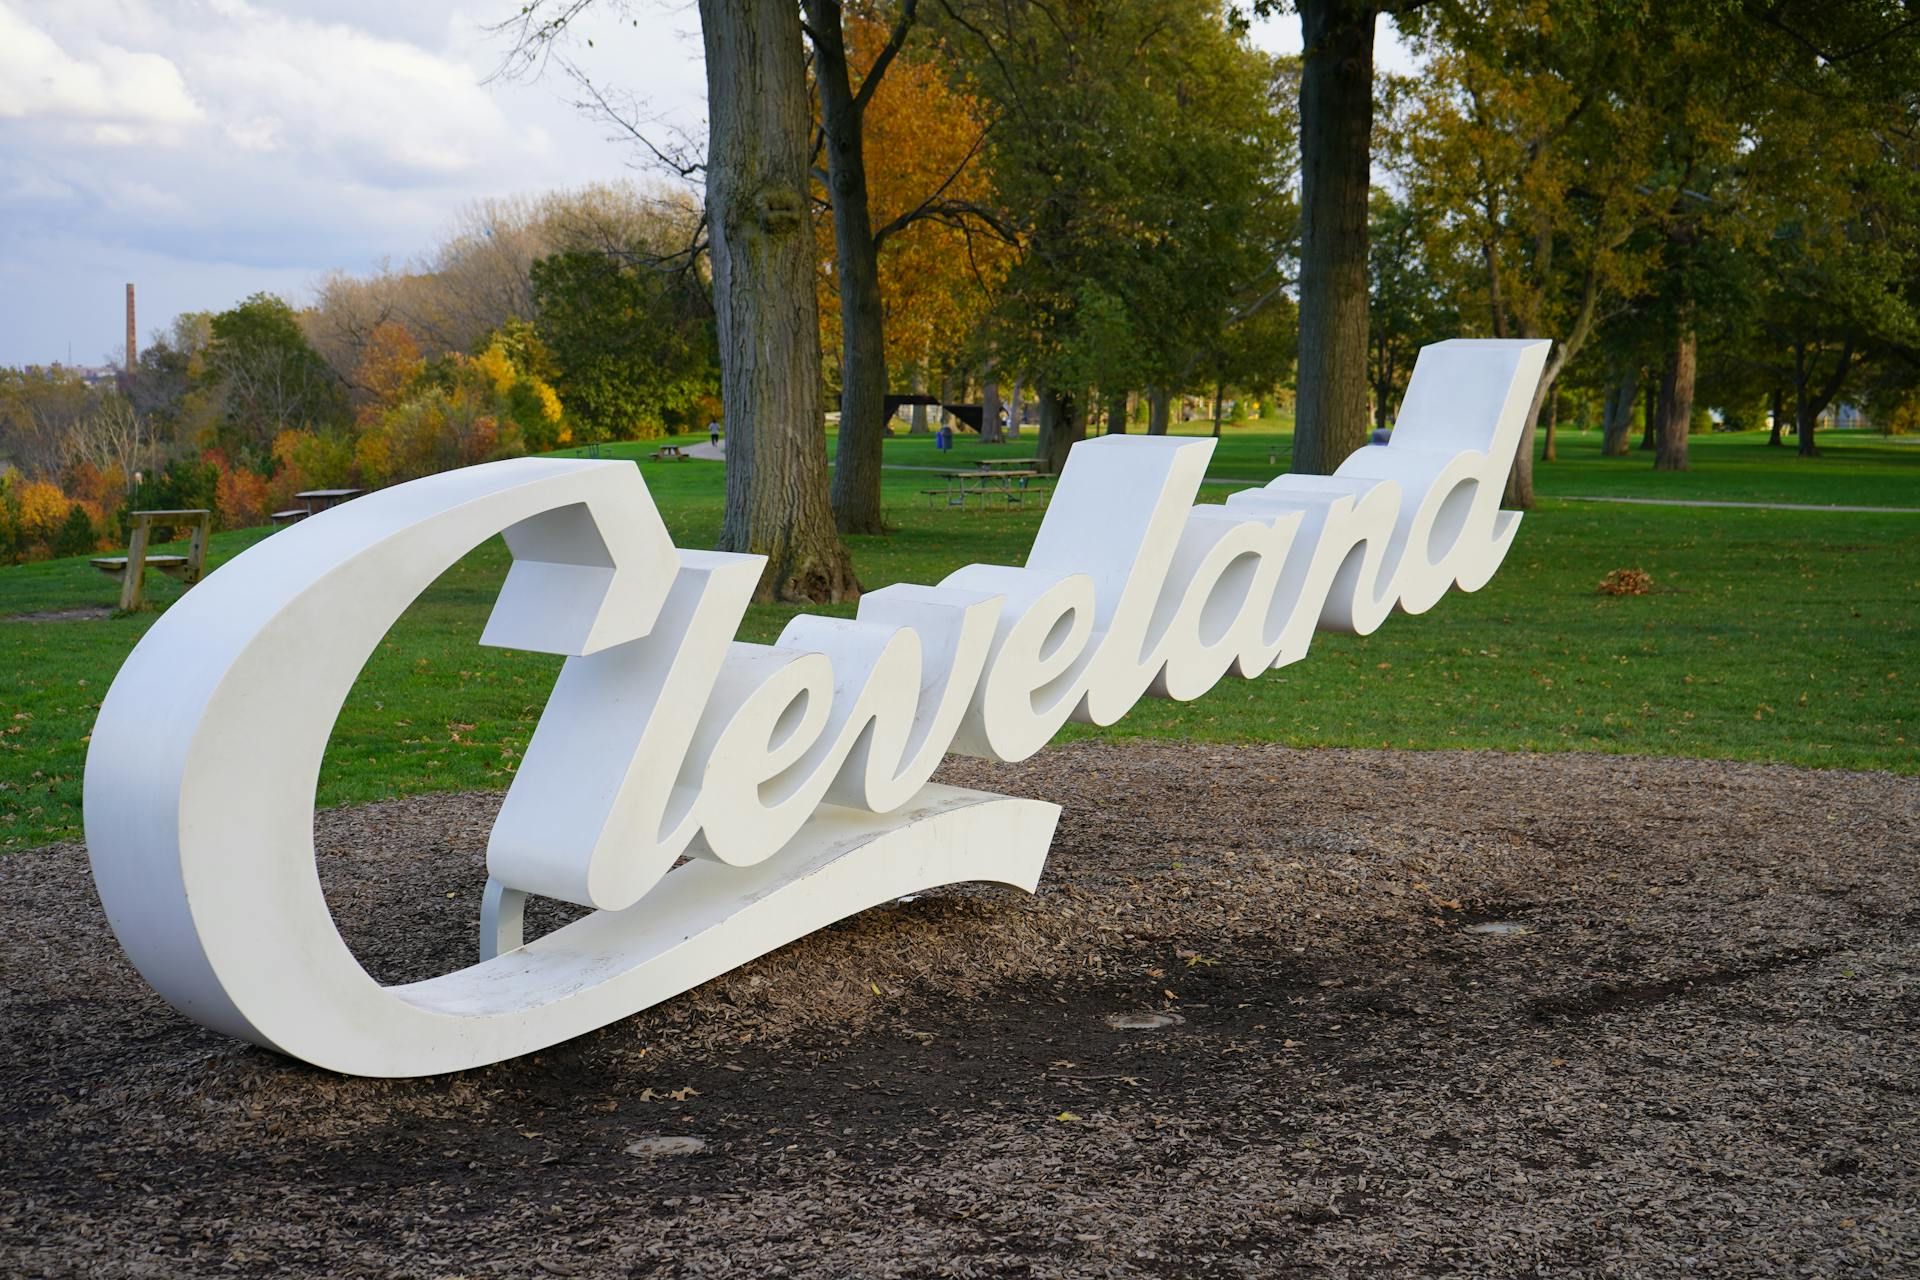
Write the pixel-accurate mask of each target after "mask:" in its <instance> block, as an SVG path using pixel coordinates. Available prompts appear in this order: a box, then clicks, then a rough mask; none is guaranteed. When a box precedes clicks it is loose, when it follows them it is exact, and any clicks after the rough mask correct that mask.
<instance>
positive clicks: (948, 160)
mask: <svg viewBox="0 0 1920 1280" xmlns="http://www.w3.org/2000/svg"><path fill="white" fill-rule="evenodd" d="M846 39H847V57H848V62H849V63H850V64H851V65H852V67H853V68H854V70H855V76H856V79H855V87H856V88H857V87H858V83H859V81H858V77H859V76H860V75H862V74H864V72H865V70H866V69H867V68H868V67H871V66H872V65H873V62H874V59H875V58H876V57H878V56H879V53H880V50H881V48H882V47H884V46H885V44H886V41H887V27H886V26H885V25H884V24H882V23H879V22H876V21H874V20H872V19H871V18H866V17H862V16H858V15H856V14H853V13H849V14H848V15H847V19H846ZM986 125H987V120H986V114H985V112H984V110H983V109H982V107H981V105H980V104H979V103H978V102H977V101H975V100H974V99H973V98H971V97H969V96H967V95H966V94H964V93H959V92H956V91H955V90H954V89H953V88H952V87H951V86H950V85H949V84H948V83H947V81H946V79H945V77H943V76H942V74H941V72H940V68H939V67H938V66H937V65H936V64H935V63H933V62H932V61H929V60H926V59H924V58H916V57H914V56H913V50H912V49H911V47H909V48H908V49H907V50H904V51H902V53H901V55H900V56H899V57H898V58H896V59H895V60H894V62H893V64H892V65H891V66H890V67H888V68H887V72H886V77H885V78H884V79H883V80H881V82H880V87H879V88H878V89H877V90H875V92H874V95H873V98H872V100H871V101H870V102H869V103H868V104H867V109H866V118H865V121H864V126H865V127H864V130H863V135H864V144H865V153H866V165H867V201H868V205H869V208H870V210H871V213H872V220H873V227H874V230H875V231H876V232H877V231H879V230H880V229H881V228H883V227H885V226H887V225H888V224H889V223H891V222H893V220H894V219H895V218H898V217H900V216H901V215H902V214H905V213H908V212H910V211H912V210H915V209H918V208H919V207H920V206H921V205H922V204H923V203H925V202H926V201H927V200H929V199H930V198H932V197H934V196H935V195H936V194H937V195H938V196H939V198H940V199H941V200H942V201H943V202H944V203H949V204H981V205H984V204H987V203H988V202H989V200H990V198H991V194H992V189H991V186H990V183H989V181H988V178H987V171H986V165H985V163H984V160H983V155H984V150H985V148H984V146H983V145H982V142H981V137H982V134H983V133H984V132H985V130H986ZM956 171H958V176H957V177H956V176H954V175H955V173H956ZM950 178H951V179H952V180H951V181H949V179H950ZM815 195H816V196H818V197H821V198H824V197H825V195H826V192H825V190H824V188H821V187H820V186H818V185H817V184H816V187H815ZM814 235H815V238H816V241H817V243H818V245H819V252H820V277H819V278H820V336H821V345H822V346H823V347H824V348H825V351H826V353H827V355H828V357H829V360H830V361H831V362H832V364H833V365H834V366H836V367H837V365H838V364H839V352H840V299H839V295H838V292H837V290H836V287H835V258H834V246H833V222H832V214H831V213H830V212H828V211H826V210H824V209H822V210H821V211H820V213H819V216H818V217H816V218H815V220H814ZM971 240H972V244H971V248H969V243H968V241H969V237H968V236H967V234H966V232H965V231H963V230H962V229H961V228H960V227H958V226H956V225H952V224H951V223H950V222H948V221H943V220H939V219H931V218H922V219H920V220H918V221H916V222H914V223H912V224H911V225H909V226H907V227H905V228H903V229H901V230H899V231H897V232H893V233H890V234H888V235H887V237H886V238H885V239H884V240H883V241H882V242H881V245H880V300H881V305H882V308H883V310H884V325H885V332H886V342H887V363H888V366H889V368H890V369H892V370H894V371H895V378H896V380H897V381H899V382H902V383H904V382H905V380H906V379H905V376H904V375H905V373H906V371H907V370H908V369H909V368H911V367H913V366H915V365H926V364H928V363H930V362H932V361H934V360H936V359H937V358H939V357H940V356H943V355H946V354H948V353H950V352H952V351H954V350H955V349H957V348H958V347H959V346H961V345H962V344H963V343H964V342H965V341H966V339H967V338H968V336H969V335H970V334H971V333H972V332H973V330H974V329H975V328H976V327H977V325H978V324H979V321H980V318H981V316H982V315H983V314H984V313H985V311H986V308H987V305H988V291H989V290H991V289H992V288H993V287H994V286H995V285H997V284H998V283H999V281H1000V279H1001V278H1002V277H1003V276H1004V275H1005V274H1006V271H1007V267H1008V264H1009V261H1010V255H1009V253H1008V250H1007V247H1006V246H1005V245H1004V244H1003V243H1002V242H1001V241H1000V240H998V239H997V238H995V237H994V236H992V235H990V234H980V233H978V232H976V233H975V234H974V235H973V236H972V237H971Z"/></svg>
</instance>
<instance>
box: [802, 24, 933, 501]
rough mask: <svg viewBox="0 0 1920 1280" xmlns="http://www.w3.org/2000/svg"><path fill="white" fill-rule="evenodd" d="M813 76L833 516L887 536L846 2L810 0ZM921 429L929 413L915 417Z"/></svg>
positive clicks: (876, 267)
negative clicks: (830, 309)
mask: <svg viewBox="0 0 1920 1280" xmlns="http://www.w3.org/2000/svg"><path fill="white" fill-rule="evenodd" d="M806 10H807V25H808V26H809V27H811V28H812V31H813V77H814V83H815V84H816V86H817V87H818V89H819V92H820V120H821V130H822V132H823V133H824V134H825V136H826V143H827V188H828V190H829V192H830V193H831V197H832V201H833V253H834V259H835V266H836V268H837V270H836V274H837V275H838V277H839V284H840V351H841V359H840V443H839V447H838V449H837V450H836V451H835V454H834V462H833V514H834V519H835V520H836V521H837V522H838V523H839V526H840V530H841V532H843V533H881V532H883V531H884V529H885V525H884V523H883V521H882V519H881V512H880V465H881V451H882V446H883V445H884V443H885V441H886V433H887V410H886V399H887V348H886V341H885V337H884V335H883V332H882V329H881V310H880V251H879V247H878V246H877V245H875V244H874V241H873V220H872V217H871V215H870V213H869V211H868V208H867V162H866V154H865V151H864V149H863V145H862V141H861V119H860V117H861V115H862V114H863V109H864V106H865V104H864V102H862V101H857V100H856V99H855V97H854V90H853V85H852V82H851V73H850V72H849V70H848V67H847V46H846V40H845V38H844V35H843V32H842V29H841V12H840V0H806ZM915 418H916V423H917V425H920V426H921V427H922V428H923V429H924V426H925V421H926V414H925V411H924V410H923V411H921V412H919V413H918V414H916V415H915Z"/></svg>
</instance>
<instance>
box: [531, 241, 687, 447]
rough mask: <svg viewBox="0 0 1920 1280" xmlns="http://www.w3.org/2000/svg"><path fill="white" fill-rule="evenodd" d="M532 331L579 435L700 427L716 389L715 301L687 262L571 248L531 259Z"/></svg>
mask: <svg viewBox="0 0 1920 1280" xmlns="http://www.w3.org/2000/svg"><path fill="white" fill-rule="evenodd" d="M533 291H534V305H535V309H536V319H535V322H534V329H535V334H536V335H537V338H538V340H539V342H540V343H541V344H542V347H543V349H544V353H545V355H546V356H547V357H548V358H550V360H551V362H552V365H553V367H554V369H555V371H556V372H555V374H554V378H553V381H554V387H555V390H557V391H558V392H559V393H560V399H561V401H562V403H564V404H565V405H566V408H567V413H568V415H569V417H570V418H571V419H572V421H573V422H574V423H575V424H576V427H577V431H576V438H579V439H585V440H609V439H632V438H635V437H640V436H654V435H659V434H660V433H661V432H663V431H682V430H686V429H688V428H689V427H693V426H698V425H700V423H699V422H698V421H697V419H698V418H699V417H700V415H701V414H702V413H703V412H704V411H705V410H706V407H707V406H708V405H710V404H711V402H712V399H713V397H714V395H715V394H716V392H717V390H718V387H719V376H720V374H719V361H718V352H717V350H716V348H715V344H714V330H713V318H712V317H713V309H712V305H711V302H710V300H709V299H708V297H707V293H706V290H705V288H704V287H703V286H702V285H701V283H700V281H699V280H698V279H697V278H696V277H695V276H694V275H693V274H692V273H691V272H690V271H686V270H680V271H670V270H664V269H661V268H658V267H655V266H651V265H647V264H646V263H644V262H638V261H622V260H620V259H619V258H616V257H614V256H613V255H611V254H606V253H597V252H584V251H570V252H566V253H558V254H553V255H551V256H549V257H546V258H542V259H541V260H540V261H538V262H536V263H535V264H534V267H533Z"/></svg>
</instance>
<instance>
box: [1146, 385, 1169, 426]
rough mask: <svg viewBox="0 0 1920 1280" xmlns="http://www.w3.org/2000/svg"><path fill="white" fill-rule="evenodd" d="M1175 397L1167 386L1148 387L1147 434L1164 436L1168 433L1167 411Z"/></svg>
mask: <svg viewBox="0 0 1920 1280" xmlns="http://www.w3.org/2000/svg"><path fill="white" fill-rule="evenodd" d="M1172 400H1173V397H1172V395H1170V394H1169V393H1168V391H1167V389H1166V388H1165V387H1148V388H1147V434H1148V435H1150V436H1163V435H1165V434H1167V411H1168V409H1169V408H1170V407H1171V404H1172Z"/></svg>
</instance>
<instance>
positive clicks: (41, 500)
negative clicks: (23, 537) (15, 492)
mask: <svg viewBox="0 0 1920 1280" xmlns="http://www.w3.org/2000/svg"><path fill="white" fill-rule="evenodd" d="M70 505H72V504H71V503H69V502H68V501H67V495H66V494H64V493H62V492H60V486H59V485H57V484H53V483H51V482H49V481H46V480H33V481H29V482H28V483H27V484H24V485H22V486H21V487H20V527H21V528H22V529H24V530H25V531H26V533H27V535H28V537H29V538H30V539H32V540H34V541H43V540H45V539H48V538H51V537H53V535H54V532H55V531H56V530H57V529H59V527H60V523H61V522H62V521H63V520H65V519H66V518H67V508H68V507H69V506H70Z"/></svg>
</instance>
